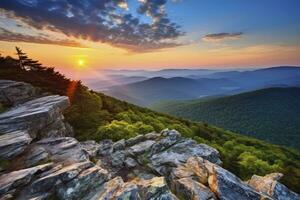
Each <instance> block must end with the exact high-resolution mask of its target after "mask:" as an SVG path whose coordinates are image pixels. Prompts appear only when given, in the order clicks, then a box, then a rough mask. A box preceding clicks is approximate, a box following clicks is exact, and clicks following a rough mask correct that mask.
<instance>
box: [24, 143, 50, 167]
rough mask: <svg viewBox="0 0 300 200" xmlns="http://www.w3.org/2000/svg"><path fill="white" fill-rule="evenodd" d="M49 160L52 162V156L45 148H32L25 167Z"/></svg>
mask: <svg viewBox="0 0 300 200" xmlns="http://www.w3.org/2000/svg"><path fill="white" fill-rule="evenodd" d="M48 160H50V156H49V154H48V152H47V151H46V150H45V148H43V147H41V146H31V148H30V149H29V150H28V153H27V154H26V156H25V163H24V165H25V166H26V167H32V166H35V165H37V164H39V163H41V162H47V161H48Z"/></svg>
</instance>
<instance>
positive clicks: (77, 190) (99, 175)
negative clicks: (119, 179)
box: [57, 166, 109, 200]
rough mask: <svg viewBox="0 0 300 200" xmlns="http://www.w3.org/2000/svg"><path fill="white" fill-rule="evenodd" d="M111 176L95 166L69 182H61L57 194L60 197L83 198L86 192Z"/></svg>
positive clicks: (68, 199) (69, 198)
mask: <svg viewBox="0 0 300 200" xmlns="http://www.w3.org/2000/svg"><path fill="white" fill-rule="evenodd" d="M108 178H109V174H108V172H107V171H106V170H104V169H102V168H100V167H99V166H93V167H91V168H88V169H86V170H84V171H82V172H81V173H80V174H79V175H78V176H77V177H76V178H74V179H72V180H71V181H69V182H67V183H65V184H64V183H62V184H60V185H59V186H58V187H57V188H58V189H57V190H58V191H57V194H58V197H59V198H60V199H66V200H73V199H74V200H76V199H82V198H83V197H85V196H86V195H87V193H86V192H88V191H91V190H93V189H95V188H97V187H98V186H100V185H101V184H103V183H104V182H106V181H107V180H108Z"/></svg>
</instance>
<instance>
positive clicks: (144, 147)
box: [128, 140, 155, 156]
mask: <svg viewBox="0 0 300 200" xmlns="http://www.w3.org/2000/svg"><path fill="white" fill-rule="evenodd" d="M154 144H155V141H153V140H146V141H144V142H140V143H138V144H135V145H134V146H131V147H130V148H129V149H128V152H129V153H130V154H131V155H134V156H136V155H141V154H143V153H145V152H146V151H148V150H149V149H150V148H151V147H152V145H154Z"/></svg>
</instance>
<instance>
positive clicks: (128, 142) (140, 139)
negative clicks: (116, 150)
mask: <svg viewBox="0 0 300 200" xmlns="http://www.w3.org/2000/svg"><path fill="white" fill-rule="evenodd" d="M144 140H146V138H145V136H144V135H138V136H136V137H134V138H130V139H128V140H126V141H125V145H126V146H127V147H129V146H132V145H135V144H137V143H140V142H143V141H144Z"/></svg>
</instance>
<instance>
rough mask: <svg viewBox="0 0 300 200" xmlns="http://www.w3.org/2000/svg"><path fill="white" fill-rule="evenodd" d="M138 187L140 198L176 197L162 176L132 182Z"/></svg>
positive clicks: (168, 199)
mask: <svg viewBox="0 0 300 200" xmlns="http://www.w3.org/2000/svg"><path fill="white" fill-rule="evenodd" d="M134 183H135V184H136V185H137V186H138V188H139V195H140V197H141V199H153V200H154V199H157V200H158V199H161V200H162V199H165V200H172V199H174V200H175V199H177V198H176V197H175V196H174V195H173V194H172V193H171V192H170V190H169V187H168V185H167V182H166V180H165V178H164V177H154V178H152V179H149V180H140V181H135V182H134Z"/></svg>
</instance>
